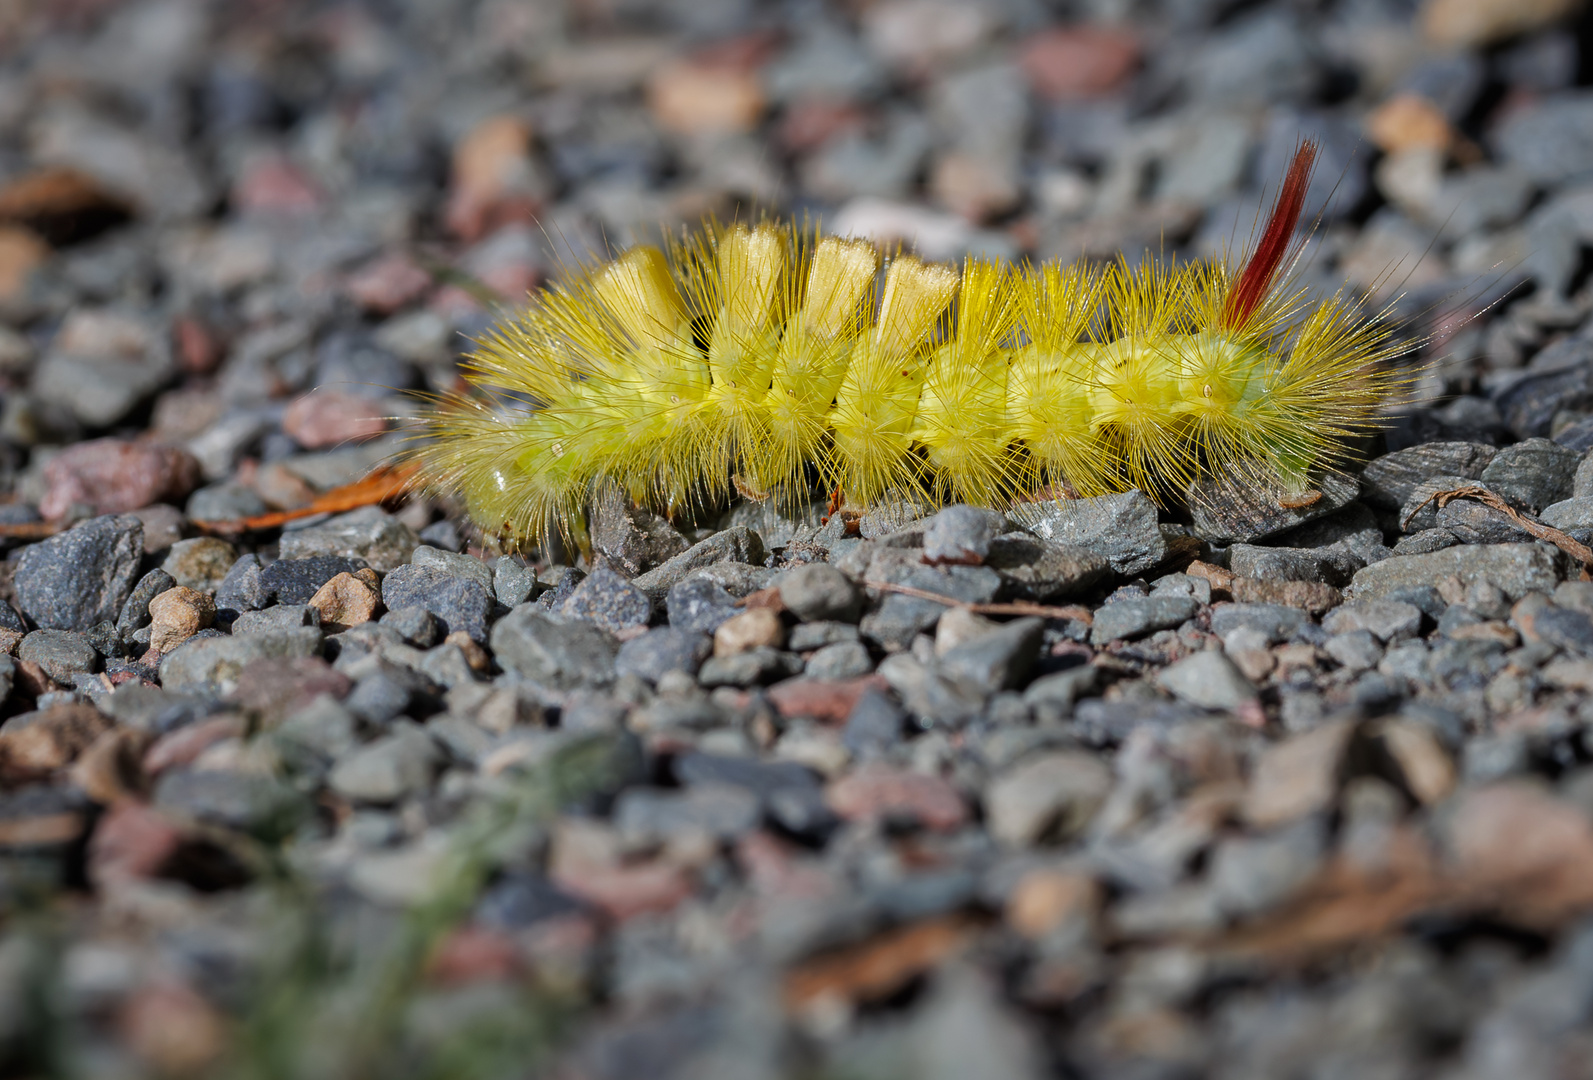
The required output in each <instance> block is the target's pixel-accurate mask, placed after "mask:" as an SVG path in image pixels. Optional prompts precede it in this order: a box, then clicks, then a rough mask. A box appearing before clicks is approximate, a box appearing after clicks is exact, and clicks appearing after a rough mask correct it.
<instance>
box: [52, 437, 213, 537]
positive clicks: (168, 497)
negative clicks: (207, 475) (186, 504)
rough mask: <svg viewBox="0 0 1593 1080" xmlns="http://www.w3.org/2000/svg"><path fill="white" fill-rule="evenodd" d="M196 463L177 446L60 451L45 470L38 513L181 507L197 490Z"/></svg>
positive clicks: (81, 446) (117, 443) (101, 443)
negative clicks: (78, 507) (81, 507)
mask: <svg viewBox="0 0 1593 1080" xmlns="http://www.w3.org/2000/svg"><path fill="white" fill-rule="evenodd" d="M199 479H200V473H199V462H198V461H197V460H195V458H194V456H193V455H192V454H190V453H188V451H186V450H181V449H178V448H177V447H175V446H156V445H154V444H152V443H135V442H128V441H126V440H124V439H95V440H93V441H92V442H85V443H78V444H76V445H75V446H72V447H70V448H69V449H67V450H65V451H63V452H62V453H61V454H60V456H58V457H56V458H55V459H54V460H52V461H51V462H50V463H49V464H48V465H46V466H45V467H44V481H45V483H46V484H47V485H48V488H47V490H46V491H45V495H44V498H43V499H41V500H40V501H39V513H40V514H42V515H44V516H45V517H46V518H49V519H52V520H53V519H56V518H60V517H64V516H65V515H66V514H67V512H68V511H69V510H71V508H72V505H73V504H74V503H83V504H86V505H88V506H90V507H93V509H94V512H95V513H96V514H122V513H126V512H127V511H129V510H137V509H139V508H140V507H144V506H148V505H149V504H150V503H155V502H168V501H169V502H179V503H180V502H181V501H182V500H183V499H184V498H186V497H187V495H188V493H189V492H190V491H192V490H193V489H194V488H195V487H197V486H198V484H199Z"/></svg>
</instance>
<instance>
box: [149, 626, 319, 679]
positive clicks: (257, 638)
mask: <svg viewBox="0 0 1593 1080" xmlns="http://www.w3.org/2000/svg"><path fill="white" fill-rule="evenodd" d="M320 650H321V631H320V630H318V629H315V628H313V627H305V628H303V629H295V630H278V631H275V632H272V633H262V634H250V635H249V636H247V637H241V638H230V637H212V638H206V637H193V638H190V639H189V640H188V641H186V642H184V643H183V644H182V645H180V646H178V648H177V650H176V651H175V652H171V653H168V654H167V655H166V656H164V657H162V658H161V662H160V682H161V685H162V686H163V687H165V688H166V689H167V690H187V689H189V688H193V689H202V688H204V687H206V686H221V685H225V684H227V683H231V682H234V681H236V680H237V678H238V676H239V675H240V674H242V672H243V671H244V669H245V668H247V667H248V666H249V665H250V664H252V663H255V662H257V661H260V660H269V659H273V658H287V657H297V656H315V655H316V654H317V653H319V652H320Z"/></svg>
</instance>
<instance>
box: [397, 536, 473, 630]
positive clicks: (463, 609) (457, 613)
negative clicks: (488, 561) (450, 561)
mask: <svg viewBox="0 0 1593 1080" xmlns="http://www.w3.org/2000/svg"><path fill="white" fill-rule="evenodd" d="M463 557H464V556H456V558H463ZM471 561H472V562H477V560H471ZM477 564H478V565H480V563H479V562H478V563H477ZM483 570H485V567H483ZM382 602H383V603H385V604H386V605H387V606H388V607H390V608H404V607H423V608H425V609H426V610H427V611H429V612H431V613H432V615H433V616H435V617H436V619H437V622H438V623H439V629H440V630H441V631H442V633H443V634H444V635H447V634H451V633H453V632H454V631H456V630H463V631H464V632H465V633H467V634H469V635H470V638H471V640H473V641H485V640H486V639H487V616H488V615H489V614H490V613H491V611H492V592H491V588H490V580H489V582H488V584H482V582H481V581H480V580H479V579H478V578H475V577H462V576H459V575H456V574H452V573H449V572H448V571H446V570H438V569H435V568H433V567H426V566H418V565H409V566H400V567H399V568H398V569H396V570H394V571H393V572H392V573H390V574H388V575H387V576H386V577H385V578H383V579H382Z"/></svg>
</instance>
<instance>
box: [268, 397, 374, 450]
mask: <svg viewBox="0 0 1593 1080" xmlns="http://www.w3.org/2000/svg"><path fill="white" fill-rule="evenodd" d="M282 430H283V431H285V432H287V433H288V434H289V435H291V436H292V437H293V439H294V441H295V442H297V443H298V444H299V445H300V446H303V447H305V448H307V449H310V450H319V449H321V448H322V447H327V446H337V445H338V444H340V443H345V442H350V441H354V440H359V439H368V438H371V437H372V436H375V435H380V434H381V433H382V432H384V431H386V430H387V419H386V418H385V417H383V416H381V415H380V406H379V405H378V403H377V402H376V401H375V400H374V399H372V398H368V397H361V396H360V395H359V394H342V393H338V392H337V391H335V390H316V391H314V392H312V393H309V394H305V395H304V396H303V397H301V398H299V399H298V400H297V401H295V402H294V403H293V404H291V405H289V406H288V411H287V412H286V413H285V414H284V415H283V417H282Z"/></svg>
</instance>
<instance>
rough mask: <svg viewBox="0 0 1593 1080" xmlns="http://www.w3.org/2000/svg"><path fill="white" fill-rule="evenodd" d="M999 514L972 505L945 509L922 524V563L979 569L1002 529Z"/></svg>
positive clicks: (1002, 520) (1002, 522) (1002, 521)
mask: <svg viewBox="0 0 1593 1080" xmlns="http://www.w3.org/2000/svg"><path fill="white" fill-rule="evenodd" d="M1004 524H1005V520H1004V519H1003V518H1002V516H1001V515H1000V514H997V513H994V512H992V511H989V510H980V509H978V508H977V507H973V506H962V505H957V506H948V507H946V508H945V509H943V510H941V511H940V512H939V513H937V514H935V516H934V517H932V518H930V519H929V520H928V521H927V522H925V523H924V561H925V562H926V563H929V564H930V565H931V566H940V565H943V564H955V565H960V566H979V565H981V564H983V563H984V561H985V557H986V556H987V555H989V554H990V542H991V541H992V540H994V539H995V538H996V534H997V533H999V532H1000V531H1001V529H1002V526H1003V525H1004Z"/></svg>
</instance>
